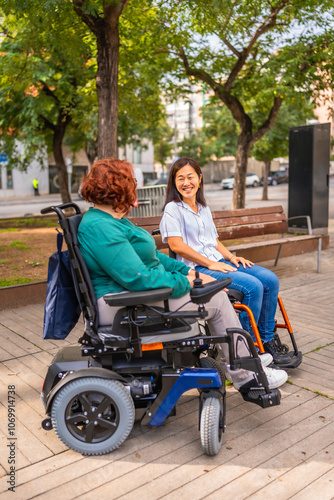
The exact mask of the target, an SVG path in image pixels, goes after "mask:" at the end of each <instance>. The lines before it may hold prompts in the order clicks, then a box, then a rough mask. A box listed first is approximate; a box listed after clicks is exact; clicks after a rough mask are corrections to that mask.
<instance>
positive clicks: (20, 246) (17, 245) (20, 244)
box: [9, 241, 30, 250]
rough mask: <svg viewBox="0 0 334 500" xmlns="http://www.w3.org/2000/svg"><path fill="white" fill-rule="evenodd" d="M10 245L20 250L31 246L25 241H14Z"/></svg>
mask: <svg viewBox="0 0 334 500" xmlns="http://www.w3.org/2000/svg"><path fill="white" fill-rule="evenodd" d="M9 246H10V247H11V248H17V249H18V250H30V247H29V246H27V245H25V244H24V243H23V241H13V242H12V243H11V244H10V245H9Z"/></svg>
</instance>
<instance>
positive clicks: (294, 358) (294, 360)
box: [275, 351, 303, 369]
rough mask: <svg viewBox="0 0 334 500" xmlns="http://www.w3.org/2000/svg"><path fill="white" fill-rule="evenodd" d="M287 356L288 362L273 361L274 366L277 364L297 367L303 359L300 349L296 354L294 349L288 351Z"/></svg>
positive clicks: (282, 366) (284, 366) (281, 366)
mask: <svg viewBox="0 0 334 500" xmlns="http://www.w3.org/2000/svg"><path fill="white" fill-rule="evenodd" d="M288 356H289V357H290V361H289V363H285V364H283V363H275V366H279V367H280V368H283V369H284V368H297V367H298V366H299V365H300V364H301V362H302V360H303V354H302V352H301V351H298V352H297V354H296V353H295V351H290V352H289V353H288Z"/></svg>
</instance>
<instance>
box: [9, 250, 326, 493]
mask: <svg viewBox="0 0 334 500" xmlns="http://www.w3.org/2000/svg"><path fill="white" fill-rule="evenodd" d="M315 260H316V259H315V258H314V254H313V253H312V254H306V255H303V256H298V257H288V258H284V259H281V260H280V261H279V266H278V267H277V268H275V272H276V273H277V275H278V277H279V278H280V284H281V296H282V298H283V301H284V304H285V307H286V309H287V312H288V314H289V318H290V321H291V324H292V326H293V328H294V332H295V337H296V340H297V343H298V347H299V349H301V350H302V351H303V354H304V360H303V363H302V364H301V366H300V367H299V368H297V369H296V370H294V371H293V370H291V371H290V373H289V383H287V384H285V385H284V386H283V387H282V388H281V389H282V390H281V393H282V401H281V405H280V406H277V407H274V408H269V409H266V410H263V409H261V408H260V407H258V406H256V405H252V404H250V403H245V402H243V400H242V398H241V397H240V395H239V394H238V393H237V392H236V391H235V390H234V389H233V388H229V389H228V397H227V429H226V432H225V434H224V444H223V447H222V449H221V451H220V453H219V454H218V455H217V456H216V457H208V456H206V455H204V454H203V453H202V451H201V447H200V442H199V433H198V398H197V393H196V391H190V392H188V393H187V394H186V395H184V396H183V397H182V399H181V400H180V402H179V404H178V406H177V413H176V416H174V417H170V418H169V419H168V421H167V423H166V425H164V426H163V427H157V428H148V427H141V426H140V425H135V427H134V429H133V431H132V433H131V435H130V437H129V438H128V439H127V440H126V441H125V443H124V444H123V445H122V446H121V447H120V448H119V449H118V450H116V451H114V452H112V453H110V454H108V455H105V456H101V457H83V456H81V455H79V454H77V453H75V452H73V451H71V450H68V449H67V448H66V447H65V446H64V445H63V444H62V443H61V442H60V441H59V439H58V438H57V436H56V434H55V432H54V431H49V432H47V431H44V430H43V429H42V428H41V420H42V419H43V418H44V411H43V406H42V403H41V402H40V390H41V386H42V383H43V377H44V375H45V373H46V369H47V365H48V364H49V363H50V361H51V359H52V357H53V355H54V354H55V353H56V352H57V351H58V349H59V348H60V347H61V346H62V345H66V344H69V343H75V342H76V340H77V338H78V336H79V335H80V333H81V329H80V326H78V327H76V328H75V330H74V331H73V332H72V333H71V334H70V336H69V337H68V338H67V339H66V340H64V341H59V342H56V341H50V340H42V334H41V332H42V323H43V305H42V304H40V305H34V306H28V307H24V308H20V309H13V310H7V311H2V312H0V333H1V348H0V361H1V362H0V374H1V382H0V391H1V399H0V401H1V403H0V410H1V411H0V421H1V428H0V429H1V430H0V446H1V458H0V461H1V466H0V476H2V477H1V479H0V496H1V499H2V500H6V499H12V498H14V499H15V498H17V499H19V500H26V499H31V498H37V497H38V498H39V499H41V500H42V499H43V500H44V499H45V500H46V499H47V500H53V499H55V500H58V499H59V498H61V499H62V500H66V499H74V498H78V499H80V500H92V499H96V498H98V499H99V500H103V499H108V500H111V499H116V498H117V499H122V500H125V499H128V500H137V498H145V500H150V499H151V500H157V499H160V498H164V499H166V500H167V499H168V500H174V499H175V500H183V499H184V500H188V499H191V500H197V499H202V498H208V499H210V500H211V499H217V500H221V499H222V498H224V499H226V500H230V499H233V500H235V499H246V498H247V499H261V500H262V499H266V500H267V499H271V498H273V499H275V500H284V499H288V498H289V499H290V498H293V499H295V500H307V499H312V500H313V499H314V498H319V499H321V500H325V499H332V498H333V496H334V489H333V484H334V432H333V431H334V365H333V361H332V360H333V356H334V330H333V324H334V248H330V249H328V250H325V251H323V270H324V271H323V272H322V273H321V274H317V273H316V262H315ZM264 264H265V265H266V266H267V267H269V268H272V262H266V263H264ZM283 337H284V334H283ZM13 386H15V398H16V399H15V405H16V406H15V411H16V414H15V415H16V428H15V432H16V436H15V437H17V440H16V441H15V451H16V463H15V466H16V475H15V484H16V488H15V494H13V493H12V492H11V491H8V486H9V484H8V482H7V481H8V477H9V476H8V475H6V474H8V473H9V472H10V470H9V467H10V466H9V464H8V456H9V448H7V445H8V434H7V433H8V412H7V410H8V408H7V394H8V388H9V387H13Z"/></svg>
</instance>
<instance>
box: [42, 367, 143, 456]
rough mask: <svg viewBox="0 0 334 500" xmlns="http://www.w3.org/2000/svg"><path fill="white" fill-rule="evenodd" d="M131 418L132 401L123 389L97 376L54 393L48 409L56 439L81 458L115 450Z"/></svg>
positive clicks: (127, 430) (123, 439)
mask: <svg viewBox="0 0 334 500" xmlns="http://www.w3.org/2000/svg"><path fill="white" fill-rule="evenodd" d="M134 419H135V408H134V404H133V400H132V398H131V396H130V394H129V393H128V391H127V390H126V389H125V388H124V386H123V385H122V384H121V383H120V382H118V381H116V380H110V379H103V378H97V377H82V378H78V379H76V380H73V381H71V382H69V383H68V384H67V385H65V386H64V387H62V389H60V391H59V392H58V393H57V395H56V397H55V399H54V402H53V404H52V409H51V420H52V425H53V428H54V429H55V431H56V434H57V435H58V437H59V439H60V440H61V441H62V442H63V443H64V444H66V446H68V447H69V448H71V449H72V450H74V451H77V452H79V453H82V454H83V455H103V454H105V453H109V452H110V451H112V450H114V449H116V448H118V447H119V446H120V445H121V444H122V443H123V441H125V439H126V438H127V437H128V435H129V434H130V432H131V430H132V427H133V424H134Z"/></svg>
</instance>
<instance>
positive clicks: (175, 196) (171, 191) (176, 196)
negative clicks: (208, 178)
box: [162, 156, 206, 210]
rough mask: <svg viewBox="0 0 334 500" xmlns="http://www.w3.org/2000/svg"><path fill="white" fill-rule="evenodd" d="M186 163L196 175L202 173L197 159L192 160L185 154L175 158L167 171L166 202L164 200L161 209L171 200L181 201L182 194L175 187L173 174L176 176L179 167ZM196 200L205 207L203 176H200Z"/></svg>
mask: <svg viewBox="0 0 334 500" xmlns="http://www.w3.org/2000/svg"><path fill="white" fill-rule="evenodd" d="M186 165H190V166H191V167H192V168H193V169H194V170H195V172H196V174H197V175H198V177H200V176H201V175H202V170H201V167H200V166H199V165H198V163H197V161H196V160H194V159H193V158H189V157H187V156H182V157H181V158H179V159H178V160H176V162H175V163H174V165H173V166H172V168H171V169H170V172H169V177H168V183H167V191H166V202H165V204H164V206H163V209H162V210H164V208H165V206H166V205H167V203H169V202H171V201H182V196H181V195H180V193H179V192H178V190H177V189H176V185H175V176H176V174H177V172H178V171H179V170H180V169H181V168H183V167H185V166H186ZM196 201H197V203H199V204H200V205H202V206H203V207H206V201H205V198H204V187H203V176H202V182H201V185H200V187H199V189H198V191H197V193H196Z"/></svg>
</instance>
